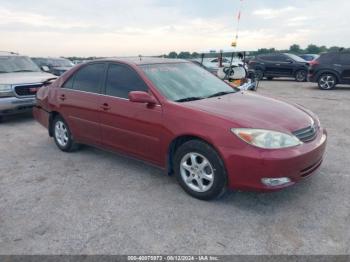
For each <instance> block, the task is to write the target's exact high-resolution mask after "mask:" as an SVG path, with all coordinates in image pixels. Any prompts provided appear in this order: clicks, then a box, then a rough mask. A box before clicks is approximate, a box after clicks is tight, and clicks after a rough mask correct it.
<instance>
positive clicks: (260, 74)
mask: <svg viewBox="0 0 350 262" xmlns="http://www.w3.org/2000/svg"><path fill="white" fill-rule="evenodd" d="M263 78H264V72H263V71H262V70H260V69H257V70H255V79H256V80H257V81H260V80H263Z"/></svg>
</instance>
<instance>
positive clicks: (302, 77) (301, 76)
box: [295, 70, 307, 82]
mask: <svg viewBox="0 0 350 262" xmlns="http://www.w3.org/2000/svg"><path fill="white" fill-rule="evenodd" d="M306 79H307V72H306V71H305V70H299V71H298V72H297V73H296V74H295V80H296V81H297V82H305V81H306Z"/></svg>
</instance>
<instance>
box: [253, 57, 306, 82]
mask: <svg viewBox="0 0 350 262" xmlns="http://www.w3.org/2000/svg"><path fill="white" fill-rule="evenodd" d="M249 69H254V70H255V74H256V77H257V78H258V79H263V78H264V77H266V78H267V79H268V80H272V79H273V78H274V77H292V78H295V80H296V81H298V82H304V81H306V80H307V72H308V62H307V61H305V60H304V59H302V58H301V57H299V56H296V55H293V54H288V53H274V54H264V55H258V56H256V57H255V58H254V59H252V60H250V61H249Z"/></svg>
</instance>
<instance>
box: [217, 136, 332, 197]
mask: <svg viewBox="0 0 350 262" xmlns="http://www.w3.org/2000/svg"><path fill="white" fill-rule="evenodd" d="M326 144H327V132H326V130H324V129H320V131H319V134H318V135H317V137H316V139H315V140H313V141H312V142H309V143H305V144H303V145H300V146H297V147H294V148H288V149H279V150H263V149H257V148H254V147H252V146H250V145H247V146H246V147H245V149H243V150H242V149H240V150H234V149H230V148H220V152H221V154H222V155H223V158H224V162H225V166H226V170H227V173H228V180H229V181H228V186H229V188H230V189H240V190H254V191H276V190H280V189H283V188H286V187H289V186H292V185H294V184H296V183H298V182H300V181H302V180H304V179H306V178H308V177H309V176H311V175H312V174H314V173H315V171H316V170H317V169H318V168H319V167H320V166H321V164H322V161H323V155H324V152H325V149H326ZM281 177H287V178H289V179H290V183H287V184H284V185H282V186H276V187H272V186H267V185H265V184H263V183H262V181H261V180H262V179H263V178H281Z"/></svg>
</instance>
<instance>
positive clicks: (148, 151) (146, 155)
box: [101, 63, 162, 164]
mask: <svg viewBox="0 0 350 262" xmlns="http://www.w3.org/2000/svg"><path fill="white" fill-rule="evenodd" d="M131 91H144V92H150V91H149V89H148V86H147V85H146V83H145V82H144V81H143V80H142V79H141V77H140V76H139V75H138V73H137V72H136V71H135V70H134V69H133V68H131V67H129V66H127V65H123V64H115V63H111V64H110V65H109V68H108V70H107V76H106V81H105V96H102V101H101V130H102V143H103V145H104V146H106V147H108V148H111V149H113V150H118V151H123V152H126V153H128V154H131V155H134V156H136V157H139V158H142V159H144V160H147V161H150V162H153V163H155V164H161V156H160V141H161V136H162V107H161V105H160V104H158V105H154V106H151V107H150V106H149V105H147V104H142V103H133V102H130V101H129V99H128V94H129V92H131Z"/></svg>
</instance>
